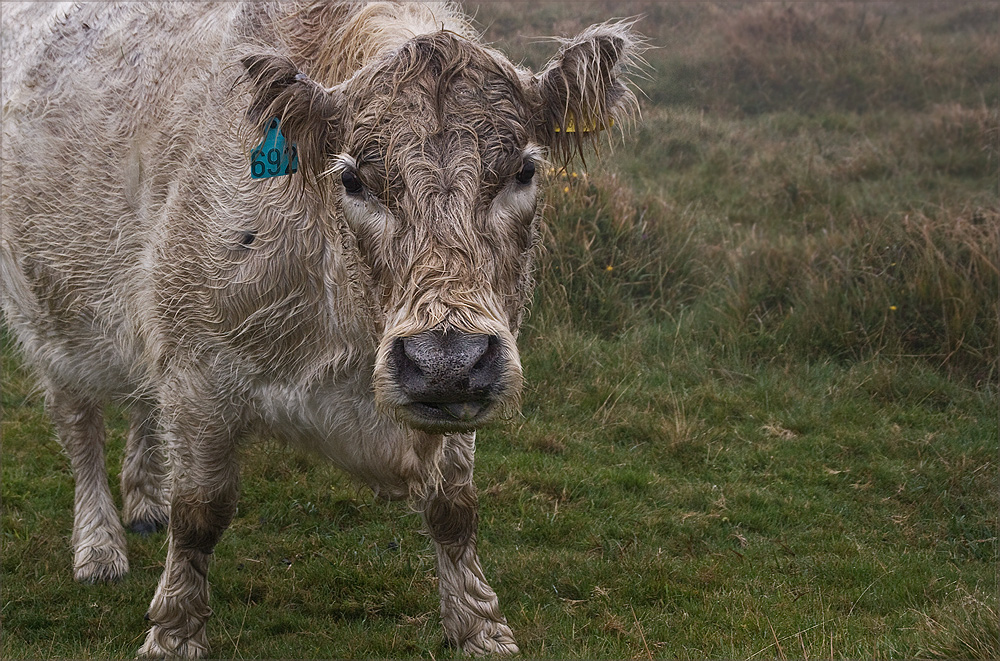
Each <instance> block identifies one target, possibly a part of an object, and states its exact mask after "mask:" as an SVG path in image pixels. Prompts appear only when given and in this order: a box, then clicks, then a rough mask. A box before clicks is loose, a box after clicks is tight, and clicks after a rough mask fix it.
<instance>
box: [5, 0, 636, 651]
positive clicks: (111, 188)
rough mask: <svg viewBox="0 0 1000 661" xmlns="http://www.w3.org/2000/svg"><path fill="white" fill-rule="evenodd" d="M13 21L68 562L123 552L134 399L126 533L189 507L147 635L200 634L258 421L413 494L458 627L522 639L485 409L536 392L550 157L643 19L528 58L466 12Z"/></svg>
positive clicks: (31, 335)
mask: <svg viewBox="0 0 1000 661" xmlns="http://www.w3.org/2000/svg"><path fill="white" fill-rule="evenodd" d="M3 20H4V23H3V31H4V32H3V36H4V52H3V58H4V60H3V61H4V88H3V94H4V98H3V102H4V105H3V171H2V174H3V199H2V202H3V225H2V227H3V230H2V244H0V266H2V283H3V309H4V312H5V315H6V322H7V324H8V325H9V327H10V329H11V331H12V332H13V333H14V334H15V335H16V337H17V338H18V340H19V342H20V346H21V348H22V349H23V351H24V354H25V356H26V357H27V359H28V361H29V362H30V363H31V364H32V365H33V366H34V368H35V369H36V371H37V373H38V376H39V379H40V381H41V383H42V385H43V387H44V390H45V396H46V403H47V407H48V411H49V414H50V415H51V417H52V420H53V422H54V424H55V427H56V429H57V430H58V434H59V439H60V442H61V443H62V445H63V447H64V448H65V449H66V452H67V454H68V455H69V458H70V461H71V463H72V467H73V471H74V475H75V478H76V511H75V522H74V527H73V548H74V554H75V555H74V562H73V565H74V574H75V577H76V579H77V580H80V581H108V580H115V579H118V578H120V577H121V576H122V575H124V574H125V572H126V571H127V570H128V560H127V556H126V550H125V535H124V531H123V526H122V523H121V522H120V521H119V517H118V513H117V511H116V508H115V506H114V504H113V502H112V499H111V495H110V491H109V489H108V484H107V475H106V472H105V468H104V450H103V446H104V422H103V406H104V403H105V402H107V401H109V400H119V401H123V402H126V403H128V404H129V405H130V410H131V416H132V417H131V421H132V424H131V431H130V433H129V436H128V443H127V448H126V455H127V456H126V458H125V464H124V467H123V469H122V478H121V479H122V493H123V496H124V513H123V516H124V521H125V525H126V526H127V527H129V528H131V529H132V530H134V531H137V532H150V531H153V530H155V529H157V528H160V527H162V526H165V525H167V522H168V521H169V549H168V552H167V560H166V567H165V569H164V572H163V575H162V578H161V579H160V583H159V587H158V588H157V591H156V595H155V596H154V597H153V601H152V604H151V605H150V608H149V619H150V621H151V623H152V625H151V628H150V631H149V634H148V636H147V638H146V641H145V644H144V645H143V646H142V650H141V652H142V653H143V654H146V655H167V654H169V655H180V656H198V655H202V654H205V653H206V651H207V649H208V641H207V637H206V633H205V623H206V620H207V619H208V617H209V613H210V609H209V605H208V581H207V571H208V563H209V558H210V556H211V554H212V551H213V548H214V547H215V545H216V543H217V542H218V540H219V537H220V536H221V534H222V532H223V530H224V529H225V528H226V527H227V525H228V524H229V522H230V520H231V518H232V516H233V513H234V511H235V508H236V502H237V493H238V477H239V470H238V467H237V461H236V448H237V446H238V445H239V443H240V441H241V440H242V439H244V438H246V437H247V436H248V435H253V434H272V435H274V436H277V437H279V438H283V439H286V440H288V441H289V442H292V443H296V444H298V445H300V446H303V447H306V448H309V449H311V450H313V451H316V452H319V453H321V454H323V455H325V456H326V457H328V458H329V459H330V460H332V461H333V462H334V463H336V464H337V465H338V466H340V467H341V468H343V469H344V470H346V471H347V472H349V473H350V474H352V475H354V476H356V477H358V478H360V479H361V480H363V481H365V482H366V483H367V484H369V485H370V486H371V487H372V489H374V490H375V491H376V492H377V493H379V494H381V495H384V496H386V497H409V498H412V499H413V500H414V502H415V503H416V504H417V506H418V507H419V508H420V510H421V511H422V513H423V516H424V520H425V524H426V526H427V528H428V530H429V531H430V534H431V536H432V538H433V540H434V543H435V548H436V552H437V569H438V573H439V576H440V591H441V613H442V619H443V624H444V630H445V633H446V635H447V636H448V638H449V639H450V640H452V641H453V642H454V643H455V644H457V645H459V646H460V647H461V648H462V649H463V650H465V651H467V652H473V653H495V652H498V653H508V652H514V651H516V650H517V646H516V644H515V642H514V638H513V636H512V634H511V631H510V629H509V628H508V626H507V623H506V621H505V619H504V617H503V615H502V614H501V612H500V609H499V605H498V603H497V598H496V595H495V594H494V592H493V590H492V589H491V588H490V587H489V585H487V583H486V580H485V578H484V577H483V573H482V570H481V569H480V564H479V560H478V557H477V555H476V529H477V500H476V493H475V489H474V486H473V481H472V468H473V450H474V442H475V433H474V430H475V429H476V428H477V427H479V426H481V425H482V424H483V423H485V422H486V421H488V420H490V419H492V418H494V417H495V416H496V415H497V414H498V413H501V412H503V411H507V410H511V409H512V408H513V407H515V406H516V403H517V400H518V395H519V391H520V388H521V368H520V362H519V358H518V352H517V347H516V345H515V337H516V335H517V331H518V327H519V325H520V322H521V318H522V314H523V311H524V307H525V304H526V302H527V300H528V298H529V297H530V293H531V289H532V276H531V267H532V258H533V254H534V252H535V250H536V243H537V234H538V222H539V220H538V213H539V209H540V202H539V184H538V183H537V182H538V177H536V176H534V175H535V173H536V172H537V170H538V169H539V167H540V166H541V164H542V163H543V162H544V161H543V159H545V158H546V154H549V153H553V152H554V153H555V155H556V156H557V157H560V158H561V157H567V156H568V155H569V154H570V153H571V152H573V151H575V150H577V149H579V148H580V146H581V141H583V140H586V139H589V138H591V137H593V136H594V135H595V134H596V130H595V131H590V132H586V131H585V130H583V129H586V128H588V127H589V128H598V127H601V126H605V125H607V124H608V123H610V122H611V121H613V120H614V119H615V118H618V117H620V116H621V115H622V114H628V113H629V112H630V110H631V109H632V108H633V107H634V103H635V97H634V96H633V94H632V93H631V92H629V91H628V89H627V88H626V86H625V84H624V81H623V80H622V78H621V71H622V68H623V66H626V65H628V64H629V62H630V61H631V59H632V58H633V57H634V56H635V53H636V50H637V45H638V40H637V38H636V36H635V34H634V33H633V32H631V30H630V24H628V23H614V24H604V25H598V26H594V27H592V28H589V29H588V30H586V31H584V32H583V33H582V34H581V35H579V36H578V37H576V38H574V39H571V40H567V41H565V42H564V43H563V44H562V46H561V48H560V50H559V53H558V54H557V55H556V56H555V58H554V59H553V60H552V62H551V63H550V64H549V65H548V66H547V67H546V68H545V69H544V70H543V71H541V72H540V73H538V74H532V73H531V72H529V71H527V70H525V69H522V68H518V67H515V66H514V65H512V64H511V63H510V62H509V61H508V60H507V59H506V58H505V57H504V56H503V55H501V54H500V53H498V52H496V51H494V50H492V49H490V48H488V47H486V46H484V45H482V44H480V43H478V41H477V39H476V35H475V34H474V33H473V31H472V29H471V28H470V27H469V25H468V23H467V22H466V21H465V19H464V18H463V17H462V16H461V14H459V13H458V11H457V10H456V9H455V8H454V7H452V6H451V5H446V4H435V3H426V4H398V3H387V2H379V3H370V4H364V3H357V2H322V3H321V2H312V1H306V0H300V1H298V2H277V1H272V2H245V3H223V4H203V3H174V2H161V3H148V4H143V3H123V4H105V3H95V4H86V3H82V4H79V5H77V4H72V3H70V4H66V3H64V4H62V5H47V4H35V5H25V6H9V5H8V6H5V7H4V11H3ZM573 125H575V126H576V127H577V128H579V129H581V130H572V126H573Z"/></svg>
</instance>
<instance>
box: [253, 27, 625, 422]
mask: <svg viewBox="0 0 1000 661" xmlns="http://www.w3.org/2000/svg"><path fill="white" fill-rule="evenodd" d="M633 44H634V38H633V36H632V34H631V33H630V32H629V31H628V29H627V26H622V25H611V26H600V27H599V28H592V29H591V30H589V31H588V32H586V33H584V34H583V35H581V36H580V37H579V38H577V40H574V41H571V42H567V44H566V45H564V47H563V49H562V50H561V52H560V55H559V56H558V57H557V58H556V60H554V61H553V63H552V64H550V65H549V67H548V68H547V69H546V70H545V71H544V72H543V73H542V74H539V75H538V76H532V75H531V74H530V73H529V72H526V71H524V70H519V69H516V68H515V67H514V66H513V65H511V64H510V62H509V61H507V60H506V59H505V58H503V57H502V56H500V55H499V54H498V53H496V52H494V51H491V50H488V49H484V48H483V47H482V46H480V45H478V44H475V43H472V42H470V41H468V40H466V39H463V38H462V37H459V36H457V35H454V34H452V33H449V32H439V33H435V34H430V35H423V36H420V37H417V38H415V39H413V40H411V41H410V42H407V43H406V44H405V45H404V46H403V47H402V48H400V49H399V50H397V51H396V52H394V53H392V54H391V55H389V56H387V57H385V58H383V59H380V60H379V61H377V62H374V63H371V64H369V65H368V66H366V67H364V68H363V69H361V70H360V71H358V72H357V73H356V74H355V75H354V76H353V77H352V78H351V79H349V80H347V81H346V82H344V83H342V84H340V85H338V86H336V87H334V88H329V89H326V88H323V87H321V86H319V85H318V84H316V83H314V82H312V81H310V80H309V79H307V78H306V77H305V76H304V75H303V74H301V73H298V72H297V71H296V70H295V69H294V67H292V65H291V63H290V62H288V61H286V60H282V59H280V58H247V59H246V60H244V64H246V66H247V69H248V73H249V79H250V81H251V84H252V85H253V86H254V93H255V97H254V101H253V105H252V106H251V111H250V116H251V118H252V119H254V120H256V121H258V122H263V123H266V122H267V121H268V120H269V118H270V117H272V116H277V117H280V118H281V125H282V127H283V130H284V131H285V133H286V137H287V138H288V139H290V140H293V141H295V142H296V143H297V144H298V146H299V154H300V160H301V167H302V176H304V177H305V179H306V181H307V182H308V183H309V184H310V185H311V186H313V187H314V189H315V191H316V192H317V193H319V195H320V196H321V197H322V198H323V199H324V200H325V201H326V204H327V206H328V208H330V210H331V218H333V219H334V221H335V222H336V223H337V224H338V226H339V228H340V231H341V232H342V234H343V239H344V243H345V245H346V246H349V247H350V251H351V252H352V253H353V254H354V256H355V259H356V260H357V261H358V266H359V269H358V272H359V273H362V274H364V275H365V277H367V278H368V279H370V282H369V283H366V284H367V285H368V287H367V289H369V290H370V291H371V297H372V300H371V301H370V303H371V305H372V306H373V307H375V308H376V309H377V310H378V316H379V318H380V320H381V324H380V326H381V338H380V340H379V344H378V350H377V354H376V363H375V374H374V383H375V395H376V399H377V400H378V402H379V403H380V404H381V405H382V406H383V407H385V408H386V409H387V410H389V411H391V412H392V413H393V414H394V415H396V416H397V417H398V418H399V419H400V420H402V421H403V422H405V423H406V424H408V425H410V426H412V427H414V428H417V429H421V430H425V431H434V432H453V431H466V430H470V429H475V428H476V427H478V426H480V425H481V424H483V423H484V422H486V421H487V420H489V419H491V418H492V417H494V416H495V415H496V414H497V413H498V412H501V411H504V410H507V409H510V408H512V407H513V406H514V405H515V404H516V402H517V400H518V396H519V394H520V390H521V366H520V360H519V358H518V352H517V347H516V344H515V336H516V334H517V330H518V327H519V325H520V322H521V316H522V314H523V311H524V307H525V304H526V303H527V299H528V298H529V297H530V295H531V289H532V278H531V266H532V254H533V251H534V247H535V244H536V239H537V234H538V228H537V222H538V210H539V204H540V203H539V193H540V184H539V179H540V173H541V172H542V171H543V169H544V168H543V163H544V159H545V157H546V155H547V154H548V153H549V152H550V150H551V149H552V148H555V149H556V150H557V151H559V152H561V153H566V152H568V151H569V150H570V149H571V148H574V147H579V143H580V139H581V138H585V137H586V134H584V133H583V132H582V131H580V132H572V133H570V132H567V131H566V128H567V126H566V124H567V117H572V118H575V117H582V118H586V119H583V120H581V121H582V122H586V123H588V124H591V125H593V124H607V123H609V122H610V121H611V120H612V119H613V117H614V116H615V115H616V114H617V113H619V112H621V111H622V110H628V105H629V104H630V103H631V102H632V101H633V97H632V95H631V93H629V92H628V90H627V89H626V88H625V86H624V85H623V83H622V82H621V81H620V80H619V79H618V70H619V69H620V66H621V64H622V63H623V60H624V59H626V58H627V57H628V51H629V49H630V48H631V47H632V46H633ZM569 121H573V120H572V119H571V120H569ZM577 123H579V122H577Z"/></svg>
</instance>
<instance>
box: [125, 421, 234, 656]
mask: <svg viewBox="0 0 1000 661" xmlns="http://www.w3.org/2000/svg"><path fill="white" fill-rule="evenodd" d="M170 437H171V440H170V443H169V445H170V464H171V477H172V479H171V499H170V523H169V525H168V528H167V530H168V533H169V534H168V540H169V544H168V549H167V562H166V566H165V567H164V569H163V574H162V575H161V576H160V582H159V585H158V586H157V588H156V594H155V595H154V597H153V601H152V603H151V604H150V605H149V611H148V613H147V617H148V619H149V621H150V622H151V623H152V626H151V627H150V630H149V633H148V634H147V636H146V641H145V643H143V645H142V647H141V648H140V649H139V654H140V655H141V656H148V657H174V656H177V657H201V656H205V655H206V654H207V653H208V637H207V635H206V633H205V623H206V622H207V621H208V618H209V616H210V615H211V613H212V609H211V608H210V607H209V604H208V565H209V560H210V558H211V556H212V552H213V551H214V549H215V545H216V544H217V543H218V541H219V539H220V538H221V537H222V533H223V531H224V530H225V529H226V528H227V527H228V526H229V523H230V521H232V518H233V514H234V513H235V511H236V503H237V498H238V494H239V468H238V465H237V461H236V452H235V444H234V443H233V440H232V439H233V434H232V432H231V431H230V430H216V431H215V432H213V431H212V430H209V429H206V428H204V427H202V428H199V429H197V430H187V433H183V434H176V435H174V434H170Z"/></svg>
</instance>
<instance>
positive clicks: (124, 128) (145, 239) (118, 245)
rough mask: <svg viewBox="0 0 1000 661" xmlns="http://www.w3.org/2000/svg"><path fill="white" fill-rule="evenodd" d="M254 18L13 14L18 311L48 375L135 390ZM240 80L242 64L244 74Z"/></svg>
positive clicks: (10, 119)
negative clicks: (188, 179)
mask: <svg viewBox="0 0 1000 661" xmlns="http://www.w3.org/2000/svg"><path fill="white" fill-rule="evenodd" d="M241 11H242V10H241V8H240V7H239V6H237V5H234V4H224V5H205V4H202V3H172V2H171V3H151V4H147V5H142V6H141V7H140V6H137V5H136V4H128V3H126V4H122V5H113V4H104V3H94V4H88V3H81V4H79V5H75V6H73V7H69V8H67V7H65V6H63V5H47V4H45V3H39V4H36V5H28V6H15V7H12V8H10V9H6V8H5V10H4V12H3V13H4V23H3V31H4V42H5V48H4V53H3V55H4V99H3V101H4V107H3V159H2V160H3V171H2V175H3V190H2V194H3V198H2V205H3V228H2V240H3V245H2V251H0V261H2V268H3V273H2V276H3V290H4V294H3V296H4V308H5V311H6V314H7V320H8V323H9V325H10V326H11V328H12V330H13V331H14V332H15V334H16V335H17V336H18V338H19V340H20V341H21V343H22V345H23V346H24V348H25V350H26V351H27V353H28V354H29V357H31V358H32V359H33V360H34V361H35V362H36V363H39V364H40V365H41V366H43V368H44V371H46V372H49V373H50V374H56V375H58V376H59V378H62V379H65V380H66V381H67V382H68V383H74V384H77V385H83V386H85V387H87V388H93V389H96V390H98V391H104V392H108V391H113V390H124V391H126V392H127V391H130V390H132V389H133V388H135V387H136V386H137V384H138V380H139V379H137V378H136V377H140V376H141V375H140V374H138V373H136V368H135V366H136V365H137V364H140V363H141V360H138V358H139V357H140V356H141V355H142V354H143V352H144V351H145V347H144V343H145V340H144V333H143V332H142V328H141V326H142V323H143V321H142V316H141V314H140V313H139V310H140V309H142V307H143V304H142V298H143V297H144V296H148V295H149V294H148V290H149V287H150V283H149V270H150V265H151V263H152V262H153V260H154V253H155V251H156V249H157V245H159V244H162V242H165V241H171V237H170V235H169V234H170V232H169V229H168V228H167V227H166V226H165V223H166V222H167V219H165V218H164V217H163V216H164V214H163V213H162V211H163V209H164V204H165V203H167V202H168V201H169V198H170V196H171V195H172V194H173V195H176V194H177V192H178V187H179V186H180V181H179V179H180V177H179V174H180V173H183V172H184V171H185V170H186V168H187V167H188V165H189V163H188V160H189V158H190V156H189V155H190V153H191V152H192V150H193V146H194V145H197V147H198V148H199V149H202V150H203V149H204V145H202V144H199V143H200V141H203V140H204V135H203V133H204V131H203V125H204V123H205V121H206V119H210V120H211V121H216V122H219V123H220V124H221V125H223V126H225V125H226V124H227V123H231V121H229V120H227V119H226V118H225V117H218V116H217V115H219V114H221V113H225V112H226V108H225V104H223V103H220V102H219V99H220V98H222V97H223V96H224V93H225V91H219V92H213V94H207V93H206V90H210V89H213V85H215V86H218V84H219V83H220V78H224V77H226V76H228V77H229V79H230V89H231V80H232V78H233V77H235V75H236V72H232V71H230V70H229V69H227V68H226V67H225V66H223V63H224V62H225V59H224V58H226V55H227V53H228V52H229V51H228V49H229V48H230V47H231V45H232V44H231V42H232V36H231V35H232V34H233V33H234V27H233V26H234V23H235V22H236V21H237V20H238V16H239V14H240V12H241ZM230 69H231V67H230Z"/></svg>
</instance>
